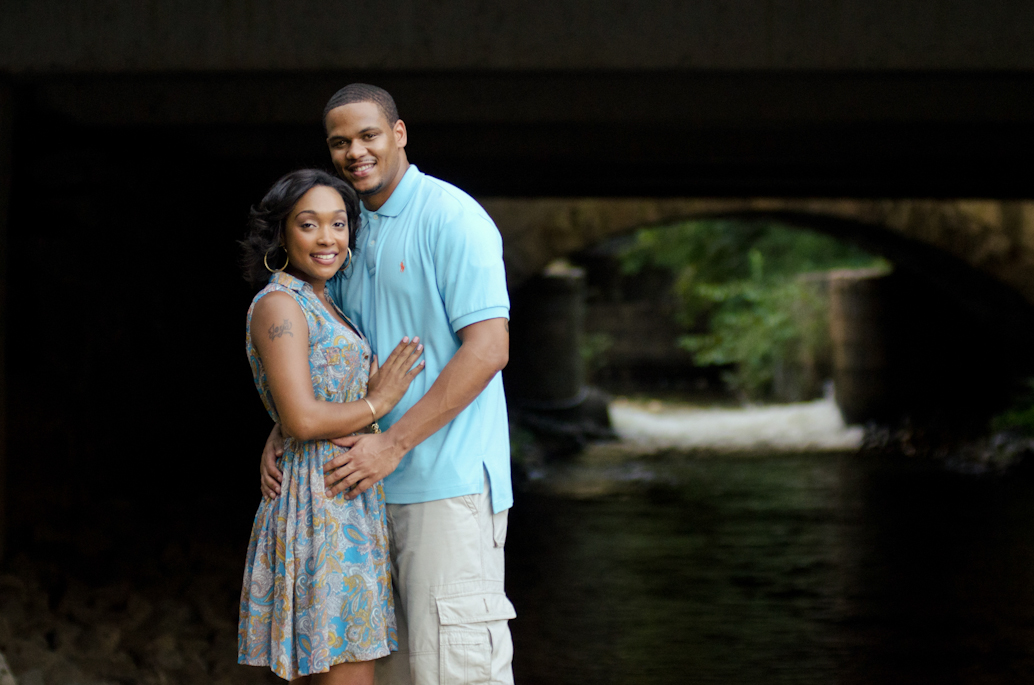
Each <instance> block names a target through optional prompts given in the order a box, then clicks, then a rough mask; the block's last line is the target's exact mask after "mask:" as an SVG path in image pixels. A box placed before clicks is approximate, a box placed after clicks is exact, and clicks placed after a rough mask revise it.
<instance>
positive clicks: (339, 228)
mask: <svg viewBox="0 0 1034 685" xmlns="http://www.w3.org/2000/svg"><path fill="white" fill-rule="evenodd" d="M358 215H359V202H358V198H357V197H356V194H355V191H353V190H352V188H351V187H350V186H349V185H347V184H346V183H345V182H344V181H341V180H340V179H337V178H335V177H333V176H331V175H329V174H327V173H324V172H322V171H316V170H308V169H307V170H301V171H295V172H292V173H290V174H287V175H286V176H284V177H283V178H281V179H280V180H279V181H277V182H276V184H274V185H273V187H272V188H271V189H270V190H269V192H268V193H267V194H266V196H265V198H263V200H262V202H261V203H260V204H259V206H258V207H257V208H255V209H253V210H252V213H251V219H250V222H249V226H250V231H249V234H248V236H247V238H246V239H245V240H244V241H243V242H242V246H243V248H244V255H245V266H246V270H247V274H248V277H249V279H250V280H251V281H252V282H253V283H255V282H258V283H262V282H265V281H267V280H268V285H266V287H265V288H263V289H262V290H261V291H260V292H259V293H258V295H256V296H255V299H254V301H253V302H252V305H251V309H250V310H249V311H248V335H247V347H248V357H249V359H250V361H251V368H252V373H253V374H254V377H255V385H256V386H257V387H258V391H259V394H260V395H261V396H262V401H263V402H264V403H265V405H266V409H267V410H269V414H270V416H272V418H273V420H274V421H275V422H277V423H279V424H280V425H281V427H282V430H283V431H284V433H285V434H286V435H288V436H289V437H287V438H286V441H285V444H284V454H283V456H282V457H281V462H280V468H281V471H282V472H283V479H284V480H283V487H282V490H281V495H280V496H279V497H277V498H275V499H268V498H267V499H264V500H263V501H262V503H261V504H260V505H259V510H258V513H257V514H256V516H255V523H254V527H253V528H252V533H251V543H250V545H249V548H248V562H247V568H246V570H245V574H244V588H243V590H242V592H241V607H240V625H239V629H238V655H239V658H238V661H239V662H240V663H242V664H249V665H257V666H265V665H268V666H269V667H270V668H271V669H272V670H273V671H274V672H275V673H276V674H277V675H279V676H280V677H282V678H284V679H285V680H294V681H295V682H312V683H313V684H316V683H320V684H323V683H365V684H369V683H372V682H373V661H372V660H373V659H376V658H378V657H382V656H386V655H387V654H388V653H389V652H390V651H394V650H396V649H397V635H396V630H395V615H394V610H393V606H392V599H391V577H390V571H389V568H390V567H389V561H388V538H387V529H386V525H385V509H384V492H383V490H382V488H381V486H380V484H379V483H378V484H377V486H376V487H374V488H371V489H370V490H368V491H366V492H364V493H362V494H361V495H360V496H359V497H357V498H356V499H353V500H349V499H346V498H345V496H344V494H342V495H338V496H337V497H334V498H330V499H328V498H327V497H326V495H325V494H324V486H323V464H324V463H325V462H326V461H328V460H330V459H332V458H333V457H334V456H335V455H337V454H340V453H341V449H342V448H339V447H337V446H335V445H334V444H333V443H331V442H330V441H329V439H330V438H336V437H341V436H344V435H348V434H352V433H356V432H358V431H362V430H369V429H371V426H372V429H373V430H376V424H375V422H376V420H377V419H378V418H379V417H381V416H383V415H384V414H386V413H387V412H388V411H389V410H390V409H391V408H392V407H394V406H395V404H397V403H398V401H399V399H401V397H402V395H403V394H404V393H405V391H406V389H407V388H408V387H409V384H410V382H411V381H412V380H413V378H414V377H415V376H416V374H418V373H420V371H421V370H423V362H420V363H419V364H417V365H416V366H414V363H415V362H416V361H417V357H419V356H420V354H421V351H422V350H423V346H422V345H420V344H419V340H418V339H417V338H414V339H413V340H412V341H411V340H409V338H403V339H402V342H400V343H399V345H398V346H397V347H396V348H395V350H394V351H393V352H392V353H391V355H390V356H389V357H388V358H387V359H386V360H385V361H384V364H383V365H381V366H380V368H378V366H377V360H376V359H373V360H372V363H371V359H370V357H371V353H370V346H369V344H368V343H367V341H366V339H365V338H364V337H363V335H362V334H361V333H360V332H359V331H358V330H357V329H356V328H355V326H353V325H352V323H351V322H350V321H349V320H348V319H347V318H345V316H344V315H343V314H342V313H341V311H340V310H339V309H337V308H336V307H335V306H334V305H333V303H332V302H331V301H330V299H329V298H328V297H327V293H326V289H325V285H326V282H327V279H329V278H331V277H332V276H333V275H334V274H335V273H336V272H337V271H338V270H339V269H342V268H347V266H348V265H349V263H350V261H351V259H352V250H351V248H352V247H353V246H354V245H355V231H354V230H353V229H354V227H356V226H358ZM270 272H272V275H270ZM367 389H368V392H366V391H367ZM295 679H297V680H295Z"/></svg>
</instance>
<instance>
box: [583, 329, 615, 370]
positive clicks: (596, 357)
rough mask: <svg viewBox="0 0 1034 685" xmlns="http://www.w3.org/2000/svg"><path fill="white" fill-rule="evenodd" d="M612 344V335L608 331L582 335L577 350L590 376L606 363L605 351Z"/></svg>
mask: <svg viewBox="0 0 1034 685" xmlns="http://www.w3.org/2000/svg"><path fill="white" fill-rule="evenodd" d="M613 346H614V337H613V336H612V335H610V334H609V333H590V334H588V335H586V336H585V337H584V339H583V340H582V344H581V347H580V348H579V350H578V352H579V354H581V357H582V363H583V364H585V371H586V373H588V375H589V376H590V377H591V376H592V374H594V373H596V372H597V371H599V370H600V369H601V368H603V367H604V366H605V365H606V363H607V352H608V351H609V350H610V348H611V347H613Z"/></svg>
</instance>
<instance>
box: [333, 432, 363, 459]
mask: <svg viewBox="0 0 1034 685" xmlns="http://www.w3.org/2000/svg"><path fill="white" fill-rule="evenodd" d="M361 437H362V436H361V435H346V436H345V437H343V438H334V439H332V440H331V442H332V443H334V444H335V445H337V446H338V447H349V448H351V447H354V446H355V444H356V443H357V442H359V439H360V438H361ZM338 459H341V457H340V456H338V457H334V460H335V461H336V460H338ZM330 463H333V461H331V462H330Z"/></svg>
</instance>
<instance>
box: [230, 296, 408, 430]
mask: <svg viewBox="0 0 1034 685" xmlns="http://www.w3.org/2000/svg"><path fill="white" fill-rule="evenodd" d="M251 340H252V343H253V344H254V345H255V349H256V350H258V353H259V356H260V357H261V358H262V365H263V366H264V367H265V370H266V379H267V381H268V383H269V390H270V392H271V393H272V395H273V402H274V403H275V404H276V409H277V413H278V414H279V415H280V423H281V424H282V426H283V430H284V432H285V433H286V434H287V435H290V436H292V437H294V438H297V439H298V440H319V439H324V438H336V437H339V436H341V435H347V434H349V433H354V432H356V431H358V430H360V429H362V428H363V427H365V426H368V425H369V424H370V423H372V422H373V421H375V420H376V419H377V418H380V417H381V416H383V415H384V414H386V413H387V412H388V411H389V410H390V409H391V408H392V407H394V406H395V405H396V404H397V403H398V401H399V400H400V399H401V398H402V395H403V394H404V393H405V391H406V389H407V388H408V387H409V384H410V382H411V381H412V380H413V378H414V377H415V376H416V374H418V373H420V371H422V370H423V365H418V366H416V367H415V368H414V367H413V364H414V363H415V362H416V359H417V357H419V356H420V354H421V352H422V350H423V346H422V345H420V344H419V343H418V341H416V340H413V341H409V340H408V339H404V341H403V342H401V343H399V345H398V347H396V348H395V350H394V351H393V352H392V353H391V355H390V356H389V357H388V359H386V360H385V362H384V365H383V366H382V367H381V368H380V369H379V370H378V371H377V372H376V374H377V376H379V378H378V381H379V382H377V383H371V390H370V394H369V400H370V402H372V403H373V405H374V407H375V408H376V414H372V413H371V411H370V405H369V404H367V403H366V401H364V400H357V401H355V402H323V401H321V400H317V399H316V396H315V394H314V393H313V390H312V376H311V372H310V370H309V328H308V325H307V324H306V322H305V315H304V314H303V313H302V310H301V307H299V306H298V303H297V302H295V300H294V298H293V297H291V296H290V295H288V294H287V293H278V292H277V293H270V294H268V295H266V296H265V297H263V298H262V299H261V300H259V301H258V303H256V304H255V309H254V311H253V312H252V315H251Z"/></svg>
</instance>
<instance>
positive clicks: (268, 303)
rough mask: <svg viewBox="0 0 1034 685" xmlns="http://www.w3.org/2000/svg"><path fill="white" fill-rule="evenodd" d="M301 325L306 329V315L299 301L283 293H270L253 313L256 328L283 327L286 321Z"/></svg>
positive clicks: (258, 303) (252, 320)
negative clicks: (274, 325)
mask: <svg viewBox="0 0 1034 685" xmlns="http://www.w3.org/2000/svg"><path fill="white" fill-rule="evenodd" d="M285 319H286V320H288V321H291V322H294V324H295V325H298V324H299V323H300V325H301V326H303V327H305V326H306V324H305V314H304V313H303V312H302V308H301V306H300V305H299V304H298V301H297V300H295V299H294V298H293V297H291V295H290V294H288V293H285V292H282V291H276V290H275V291H273V292H271V293H268V294H266V295H264V296H262V298H260V299H259V301H258V302H256V303H255V308H254V309H253V310H252V312H251V325H252V327H254V328H266V327H268V326H269V325H271V324H277V325H282V324H283V321H284V320H285Z"/></svg>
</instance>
